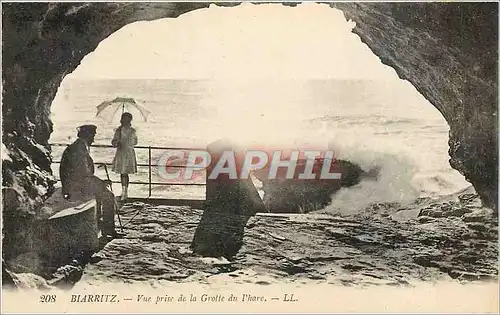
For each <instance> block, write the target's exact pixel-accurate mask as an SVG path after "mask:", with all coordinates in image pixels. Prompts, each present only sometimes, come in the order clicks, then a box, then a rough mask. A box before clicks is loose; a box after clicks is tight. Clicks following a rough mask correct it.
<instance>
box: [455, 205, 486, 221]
mask: <svg viewBox="0 0 500 315" xmlns="http://www.w3.org/2000/svg"><path fill="white" fill-rule="evenodd" d="M492 214H493V212H492V210H491V209H487V208H480V209H474V211H472V212H471V213H466V214H464V215H463V216H462V219H463V220H464V222H492V221H493V215H492Z"/></svg>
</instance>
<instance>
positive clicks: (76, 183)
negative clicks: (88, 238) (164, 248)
mask: <svg viewBox="0 0 500 315" xmlns="http://www.w3.org/2000/svg"><path fill="white" fill-rule="evenodd" d="M77 129H78V135H77V136H78V139H76V140H75V142H73V143H72V144H71V145H69V146H68V147H67V148H66V149H65V150H64V153H63V155H62V158H61V164H60V168H59V174H60V178H61V183H62V193H63V195H64V198H66V199H80V198H86V197H87V198H88V197H89V196H92V197H95V198H96V201H97V220H98V222H100V217H101V214H102V226H101V224H98V225H99V228H100V229H101V231H102V235H103V236H111V237H116V236H117V233H116V231H115V196H114V194H113V193H112V192H111V191H110V190H109V189H108V187H109V186H110V185H111V183H110V182H109V181H105V180H102V179H100V178H98V177H97V176H94V161H93V160H92V158H91V157H90V155H89V148H90V145H91V144H92V143H93V142H94V137H95V134H96V131H97V127H96V126H94V125H83V126H80V127H78V128H77ZM101 208H102V209H101Z"/></svg>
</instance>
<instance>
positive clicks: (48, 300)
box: [40, 294, 56, 303]
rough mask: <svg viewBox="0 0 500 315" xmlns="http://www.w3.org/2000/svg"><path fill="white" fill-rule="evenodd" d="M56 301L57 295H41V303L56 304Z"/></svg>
mask: <svg viewBox="0 0 500 315" xmlns="http://www.w3.org/2000/svg"><path fill="white" fill-rule="evenodd" d="M55 301H56V295H54V294H52V295H45V294H44V295H40V303H54V302H55Z"/></svg>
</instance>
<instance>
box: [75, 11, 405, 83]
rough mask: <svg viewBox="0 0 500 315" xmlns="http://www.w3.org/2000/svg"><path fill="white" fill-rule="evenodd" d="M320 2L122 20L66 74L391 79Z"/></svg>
mask: <svg viewBox="0 0 500 315" xmlns="http://www.w3.org/2000/svg"><path fill="white" fill-rule="evenodd" d="M354 26H355V23H354V22H352V21H347V20H346V19H345V17H344V15H343V13H342V12H341V11H339V10H337V9H332V8H330V7H328V5H326V4H315V3H304V4H299V5H298V6H296V7H287V6H282V5H281V4H265V5H264V4H261V5H253V4H242V5H240V6H236V7H217V6H214V5H212V6H211V7H210V8H206V9H199V10H195V11H191V12H188V13H186V14H183V15H181V16H180V17H178V18H167V19H160V20H155V21H140V22H135V23H131V24H129V25H126V26H124V27H123V28H122V29H120V30H118V31H117V32H115V33H114V34H112V35H111V36H109V37H108V38H106V39H105V40H103V41H102V42H101V43H100V44H99V46H98V47H97V49H96V50H95V51H94V52H93V53H90V54H89V55H87V56H86V57H85V58H84V59H83V60H82V62H81V64H80V66H79V67H78V68H77V69H76V70H75V71H74V72H73V73H72V74H71V77H72V78H79V79H96V78H157V79H160V78H164V79H230V80H231V79H237V78H240V79H241V78H248V79H252V78H253V79H262V78H269V79H292V80H293V79H375V80H392V79H398V78H397V75H396V73H395V71H394V70H393V69H392V68H390V67H388V66H385V65H383V64H382V63H381V62H380V60H379V58H378V57H377V56H376V55H374V54H373V53H372V52H371V50H370V49H369V48H368V46H366V45H365V44H364V43H362V42H361V40H360V39H359V37H358V36H357V35H355V34H354V33H352V32H351V30H352V28H353V27H354Z"/></svg>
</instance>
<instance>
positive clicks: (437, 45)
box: [2, 2, 498, 233]
mask: <svg viewBox="0 0 500 315" xmlns="http://www.w3.org/2000/svg"><path fill="white" fill-rule="evenodd" d="M208 5H209V4H208V3H180V2H176V3H137V2H136V3H95V2H94V3H7V4H5V3H4V4H2V23H3V25H2V27H3V29H2V33H3V36H2V37H3V50H2V54H3V56H2V59H3V63H2V66H3V72H2V82H3V90H2V96H3V104H2V105H3V106H2V114H3V125H2V127H3V134H2V144H3V146H2V150H3V160H2V175H3V182H2V185H3V187H4V189H5V188H7V190H8V192H9V193H7V194H5V195H4V216H5V215H9V216H13V217H16V216H18V215H22V216H28V217H29V216H30V215H33V213H34V211H35V209H36V208H37V206H38V205H39V204H40V202H42V201H43V200H44V198H46V197H48V196H49V195H50V194H51V193H52V191H53V184H54V181H53V177H52V175H51V170H50V163H51V157H50V147H49V146H48V139H49V137H50V134H51V132H52V123H51V121H50V105H51V102H52V100H53V98H54V96H55V94H56V92H57V88H58V87H59V85H60V83H61V81H62V80H63V78H64V76H65V75H66V74H68V73H71V72H72V71H73V70H74V69H75V68H76V67H77V66H78V65H79V62H80V61H81V60H82V58H83V57H84V56H85V55H87V54H88V53H90V52H92V51H93V50H95V48H96V47H97V45H98V44H99V42H100V41H102V40H103V39H105V38H106V37H107V36H109V35H111V34H112V33H113V32H115V31H117V30H118V29H120V28H121V27H123V26H125V25H127V24H129V23H132V22H134V21H139V20H154V19H158V18H165V17H177V16H179V15H180V14H182V13H185V12H188V11H191V10H194V9H198V8H203V7H208ZM217 5H220V6H235V5H238V3H217ZM287 5H291V6H294V5H296V4H294V3H291V4H287ZM325 5H330V6H332V7H336V8H338V9H341V10H342V11H343V12H344V14H345V15H346V17H347V18H350V19H352V20H354V21H355V22H356V25H357V26H356V28H355V29H354V32H355V33H356V34H358V35H359V36H360V38H361V40H362V41H363V42H365V43H366V44H367V45H368V46H369V47H370V48H371V49H372V51H373V52H374V53H375V54H376V55H378V56H379V57H380V59H381V60H382V62H383V63H385V64H387V65H389V66H391V67H393V68H394V69H395V70H396V72H397V73H398V75H399V76H400V77H401V78H402V79H406V80H408V81H409V82H411V83H412V84H413V85H414V86H415V87H416V88H417V89H418V90H419V91H420V92H421V93H422V95H424V96H425V97H426V98H427V99H428V100H429V101H430V102H431V103H432V104H433V105H434V106H435V107H436V108H437V109H438V110H439V111H440V112H441V113H442V114H443V116H444V117H445V119H446V120H447V122H448V123H449V125H450V129H451V130H450V140H449V145H450V149H449V154H450V164H451V165H452V167H454V168H455V169H457V170H459V171H460V172H461V173H462V174H463V175H464V176H465V177H466V178H467V180H469V181H470V182H471V183H472V184H473V185H474V187H475V188H476V191H477V192H478V193H479V194H480V196H481V199H482V201H483V203H484V204H485V205H486V206H489V207H493V208H495V209H496V208H497V206H498V202H497V196H498V193H497V190H498V184H497V181H498V177H497V176H498V168H497V133H498V132H497V131H498V130H497V128H498V127H497V59H498V56H497V45H498V41H497V31H498V23H497V22H498V20H497V19H498V4H497V3H339V2H336V3H329V4H325ZM325 40H328V38H325ZM422 149H423V150H425V149H426V148H422ZM7 190H4V191H7ZM6 233H7V232H6Z"/></svg>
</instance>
